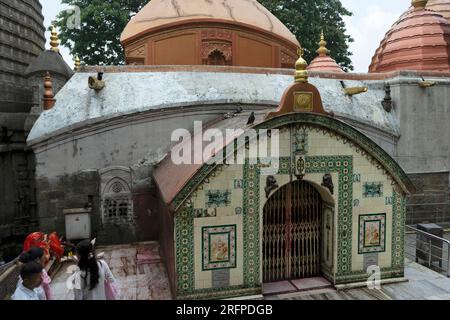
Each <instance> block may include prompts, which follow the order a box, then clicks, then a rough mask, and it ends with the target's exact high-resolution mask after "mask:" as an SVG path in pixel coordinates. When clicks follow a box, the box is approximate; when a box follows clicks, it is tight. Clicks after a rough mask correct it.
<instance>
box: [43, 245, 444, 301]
mask: <svg viewBox="0 0 450 320" xmlns="http://www.w3.org/2000/svg"><path fill="white" fill-rule="evenodd" d="M101 252H103V253H104V260H105V261H106V262H107V263H108V264H109V266H110V267H111V270H112V272H113V273H114V275H115V277H116V279H117V283H118V287H119V290H120V293H121V298H122V300H168V299H172V295H171V292H170V289H169V281H168V277H167V272H166V269H165V266H164V264H163V262H162V261H161V258H160V256H159V245H158V243H155V242H149V243H140V244H136V245H122V246H110V247H105V248H98V250H97V253H101ZM71 266H73V264H70V263H65V264H64V265H63V267H62V269H61V270H60V271H59V272H58V274H57V276H56V277H55V279H54V280H53V282H52V288H53V291H54V295H55V299H57V300H72V299H73V292H72V291H71V290H69V289H68V288H67V285H66V281H67V279H68V278H69V277H70V275H71V272H70V270H71V268H72V267H71ZM405 278H406V279H407V281H404V282H400V283H393V284H386V285H382V287H381V290H370V289H368V288H367V287H365V288H355V289H347V290H339V291H338V290H336V289H335V288H332V287H331V286H328V285H326V283H325V282H322V281H320V280H319V279H304V280H300V281H296V282H292V287H293V288H294V291H295V290H296V289H297V290H305V289H308V288H311V289H309V290H308V291H297V292H291V293H287V294H270V290H268V291H266V293H268V294H267V295H266V296H265V297H264V299H266V300H280V299H282V300H450V279H449V278H447V277H445V276H443V275H441V274H439V273H437V272H435V271H432V270H430V269H428V268H426V267H423V266H421V265H419V264H417V263H415V262H413V261H410V260H407V261H406V265H405ZM314 284H317V285H314ZM314 288H316V289H314ZM266 289H267V287H266ZM269 289H271V288H269ZM272 289H274V290H276V288H273V287H272Z"/></svg>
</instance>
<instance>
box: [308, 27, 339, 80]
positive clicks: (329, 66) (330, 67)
mask: <svg viewBox="0 0 450 320" xmlns="http://www.w3.org/2000/svg"><path fill="white" fill-rule="evenodd" d="M326 45H327V42H326V41H325V37H324V35H323V32H322V34H321V36H320V42H319V46H320V47H319V49H318V50H317V53H318V56H317V57H316V58H315V59H314V60H313V61H311V63H310V65H309V66H308V71H325V72H339V73H342V72H344V71H343V70H342V68H341V67H340V66H339V65H338V64H337V62H336V60H334V59H333V58H331V57H330V56H329V53H330V50H328V49H327V48H326Z"/></svg>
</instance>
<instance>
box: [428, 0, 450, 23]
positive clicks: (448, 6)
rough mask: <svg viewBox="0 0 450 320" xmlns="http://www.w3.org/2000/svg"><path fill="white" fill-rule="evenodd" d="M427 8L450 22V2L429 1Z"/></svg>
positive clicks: (447, 0) (443, 0)
mask: <svg viewBox="0 0 450 320" xmlns="http://www.w3.org/2000/svg"><path fill="white" fill-rule="evenodd" d="M426 8H427V9H428V10H432V11H435V12H437V13H439V14H440V15H442V16H443V17H444V18H445V19H447V21H449V22H450V0H428V3H427V6H426Z"/></svg>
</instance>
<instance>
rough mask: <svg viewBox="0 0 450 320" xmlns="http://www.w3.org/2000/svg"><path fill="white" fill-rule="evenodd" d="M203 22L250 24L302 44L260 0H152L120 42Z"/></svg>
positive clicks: (128, 27)
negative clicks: (158, 30)
mask: <svg viewBox="0 0 450 320" xmlns="http://www.w3.org/2000/svg"><path fill="white" fill-rule="evenodd" d="M199 20H204V21H212V20H216V21H221V22H228V23H232V24H239V25H246V26H250V27H253V28H256V29H262V30H265V31H268V32H271V33H273V34H275V35H277V36H279V37H281V38H283V39H285V40H288V41H289V42H291V43H292V44H294V45H299V42H298V41H297V39H296V37H295V36H294V35H293V34H292V33H291V32H290V31H289V29H288V28H287V27H286V26H285V25H284V24H283V23H282V22H281V21H280V20H278V19H277V18H276V17H275V16H274V15H273V14H272V13H270V12H269V10H267V9H266V8H265V7H264V6H262V5H261V4H260V3H258V1H256V0H246V1H242V0H196V1H192V0H178V1H176V2H174V1H167V0H152V1H150V2H149V3H148V4H147V5H146V6H145V7H144V8H142V10H141V11H139V13H138V14H137V15H136V16H135V17H134V18H133V19H131V21H130V22H129V23H128V25H127V26H126V28H125V30H124V31H123V33H122V36H121V39H120V40H121V42H122V43H126V42H128V41H130V40H132V39H133V38H135V37H138V36H139V35H142V34H143V33H147V32H150V31H152V30H157V29H160V28H164V27H167V26H171V25H178V24H183V23H187V22H190V21H199Z"/></svg>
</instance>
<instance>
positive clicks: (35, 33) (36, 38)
mask: <svg viewBox="0 0 450 320" xmlns="http://www.w3.org/2000/svg"><path fill="white" fill-rule="evenodd" d="M41 11H42V6H41V4H40V3H39V1H38V0H18V1H6V2H5V1H1V2H0V84H1V86H0V127H1V130H0V177H1V178H0V264H1V262H2V261H4V260H9V259H10V258H15V257H17V254H19V253H20V250H21V248H20V245H19V246H18V245H17V244H18V243H20V242H22V239H23V238H24V236H26V235H27V234H28V233H29V232H32V231H33V230H35V229H36V228H38V225H39V224H38V220H37V212H36V209H37V204H36V191H35V185H34V181H35V179H34V171H35V163H34V154H33V152H32V150H30V149H29V148H27V146H26V138H27V135H28V133H29V132H30V130H31V128H32V126H33V124H34V121H35V120H36V119H37V117H38V116H39V114H40V113H41V112H42V110H43V102H42V96H43V92H44V81H43V80H44V74H45V73H46V72H47V71H49V72H51V74H52V76H53V89H54V93H57V92H58V91H59V89H60V88H61V87H62V86H63V85H64V84H65V83H66V82H67V80H69V79H70V77H71V76H72V74H73V72H72V70H70V68H69V66H68V65H67V64H66V63H65V62H64V60H63V58H62V57H61V55H60V54H59V53H58V52H57V50H58V43H57V38H56V39H55V38H54V37H55V36H56V33H53V35H52V37H53V39H54V40H53V46H52V47H51V48H52V49H51V50H45V36H44V33H45V29H44V17H43V15H42V13H41Z"/></svg>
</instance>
